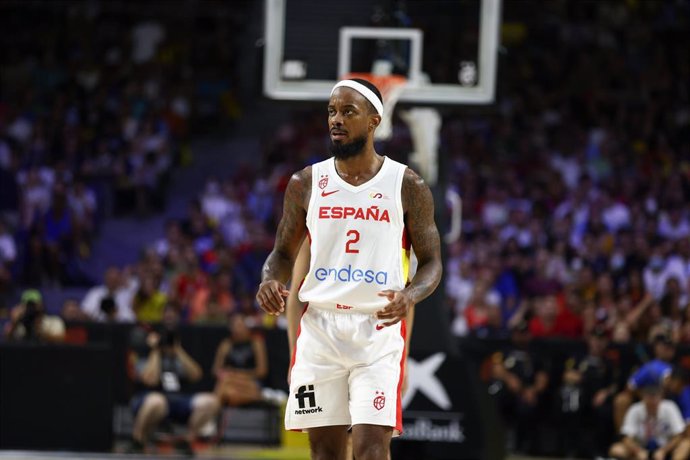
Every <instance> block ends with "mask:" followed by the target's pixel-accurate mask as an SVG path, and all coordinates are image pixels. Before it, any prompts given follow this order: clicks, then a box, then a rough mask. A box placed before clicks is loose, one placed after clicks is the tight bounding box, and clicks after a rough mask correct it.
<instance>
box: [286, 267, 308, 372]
mask: <svg viewBox="0 0 690 460" xmlns="http://www.w3.org/2000/svg"><path fill="white" fill-rule="evenodd" d="M302 283H304V280H302ZM300 286H301V283H300ZM307 308H309V302H307V303H306V304H304V310H302V314H301V315H300V317H299V324H297V337H295V348H294V349H293V350H292V358H290V369H292V366H294V365H295V356H296V355H297V340H299V335H300V333H301V332H302V316H304V314H305V313H306V312H307Z"/></svg>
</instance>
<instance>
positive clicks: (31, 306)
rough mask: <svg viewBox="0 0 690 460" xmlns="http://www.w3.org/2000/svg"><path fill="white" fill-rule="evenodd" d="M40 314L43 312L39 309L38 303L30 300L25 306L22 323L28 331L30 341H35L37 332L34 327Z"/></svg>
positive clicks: (27, 336)
mask: <svg viewBox="0 0 690 460" xmlns="http://www.w3.org/2000/svg"><path fill="white" fill-rule="evenodd" d="M40 314H41V312H40V310H39V308H38V303H36V302H35V301H34V300H29V301H27V302H26V304H25V306H24V315H22V319H21V322H22V325H23V326H24V329H25V330H26V338H27V339H29V340H30V339H33V338H34V336H35V332H36V331H35V327H34V326H35V324H36V320H37V319H38V317H39V315H40Z"/></svg>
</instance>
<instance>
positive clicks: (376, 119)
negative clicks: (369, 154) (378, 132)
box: [369, 113, 381, 131]
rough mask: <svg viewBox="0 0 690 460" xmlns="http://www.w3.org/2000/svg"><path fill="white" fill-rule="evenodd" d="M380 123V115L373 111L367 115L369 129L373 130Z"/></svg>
mask: <svg viewBox="0 0 690 460" xmlns="http://www.w3.org/2000/svg"><path fill="white" fill-rule="evenodd" d="M380 124H381V115H379V114H378V113H374V114H371V115H369V131H373V130H374V129H376V128H378V126H379V125H380Z"/></svg>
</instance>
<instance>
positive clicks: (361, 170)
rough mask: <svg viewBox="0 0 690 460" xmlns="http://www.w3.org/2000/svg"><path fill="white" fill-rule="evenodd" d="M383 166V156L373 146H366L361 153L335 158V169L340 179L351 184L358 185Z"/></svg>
mask: <svg viewBox="0 0 690 460" xmlns="http://www.w3.org/2000/svg"><path fill="white" fill-rule="evenodd" d="M381 166H383V156H381V155H379V154H378V153H376V151H375V150H374V148H373V146H371V147H370V146H367V147H365V148H364V150H362V152H361V153H359V154H357V155H355V156H352V157H350V158H345V159H337V158H336V160H335V170H336V171H337V173H338V175H339V176H340V178H341V179H343V180H344V181H345V182H347V183H349V184H352V185H360V184H363V183H364V182H366V181H368V180H369V179H371V178H372V177H374V176H375V175H376V173H377V172H379V170H380V169H381Z"/></svg>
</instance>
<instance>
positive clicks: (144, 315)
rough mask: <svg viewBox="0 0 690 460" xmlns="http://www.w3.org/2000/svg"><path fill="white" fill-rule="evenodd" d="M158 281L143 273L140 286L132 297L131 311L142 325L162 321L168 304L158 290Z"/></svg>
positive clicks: (149, 274) (152, 276)
mask: <svg viewBox="0 0 690 460" xmlns="http://www.w3.org/2000/svg"><path fill="white" fill-rule="evenodd" d="M158 284H159V283H158V281H157V280H156V277H155V276H154V275H153V274H151V273H143V274H142V276H141V286H139V290H138V291H137V293H136V294H135V295H134V301H133V303H132V309H133V310H134V314H135V315H136V318H137V321H140V322H142V323H147V324H150V323H159V322H160V321H161V320H162V319H163V311H164V310H165V307H166V305H167V303H168V297H167V296H166V295H165V293H163V292H161V291H160V290H159V289H158Z"/></svg>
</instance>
